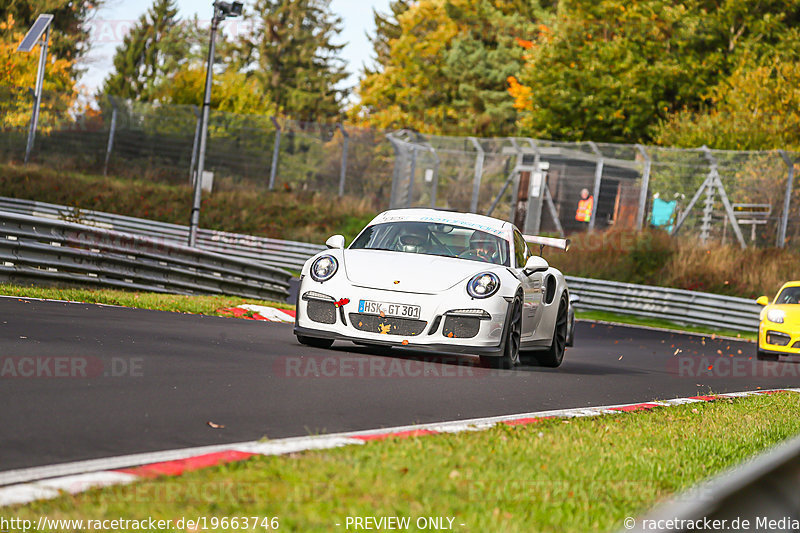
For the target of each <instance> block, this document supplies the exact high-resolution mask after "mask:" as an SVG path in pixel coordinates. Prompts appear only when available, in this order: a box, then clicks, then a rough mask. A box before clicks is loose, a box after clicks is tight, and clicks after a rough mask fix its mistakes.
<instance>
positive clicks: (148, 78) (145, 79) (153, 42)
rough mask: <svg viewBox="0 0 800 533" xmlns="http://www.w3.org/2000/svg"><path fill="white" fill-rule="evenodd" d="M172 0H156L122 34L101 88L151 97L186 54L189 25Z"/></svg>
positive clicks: (145, 98) (117, 93)
mask: <svg viewBox="0 0 800 533" xmlns="http://www.w3.org/2000/svg"><path fill="white" fill-rule="evenodd" d="M177 15H178V8H177V6H176V4H175V0H155V1H154V2H153V5H152V6H151V7H150V8H149V9H148V10H147V12H146V13H145V14H143V15H142V16H141V17H139V20H138V22H137V23H136V24H135V25H134V26H133V28H131V31H130V32H129V33H128V34H127V35H126V36H125V39H124V40H123V42H122V45H121V46H119V47H118V48H117V51H116V53H115V54H114V72H113V73H111V74H110V75H109V77H108V78H106V80H105V82H104V83H103V89H102V92H103V93H106V94H111V95H114V96H120V97H122V98H129V99H133V100H142V101H150V100H153V99H154V98H155V97H156V95H157V93H158V92H159V85H160V84H162V83H164V82H165V81H167V80H168V78H169V77H170V75H171V74H173V73H174V72H176V71H177V70H178V68H179V66H180V64H181V63H182V62H183V61H184V60H185V59H186V58H187V57H188V56H189V53H190V48H191V40H190V39H189V29H188V26H187V25H185V24H182V23H181V22H180V21H179V20H178V18H177Z"/></svg>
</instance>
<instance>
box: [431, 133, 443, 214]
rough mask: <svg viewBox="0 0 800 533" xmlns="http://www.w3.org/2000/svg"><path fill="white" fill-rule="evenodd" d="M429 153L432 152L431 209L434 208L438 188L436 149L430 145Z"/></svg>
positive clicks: (437, 157)
mask: <svg viewBox="0 0 800 533" xmlns="http://www.w3.org/2000/svg"><path fill="white" fill-rule="evenodd" d="M431 153H432V154H433V159H434V162H433V183H432V184H431V209H435V208H436V193H437V192H438V189H439V163H441V161H440V160H439V154H437V153H436V149H434V148H433V147H431Z"/></svg>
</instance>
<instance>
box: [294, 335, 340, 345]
mask: <svg viewBox="0 0 800 533" xmlns="http://www.w3.org/2000/svg"><path fill="white" fill-rule="evenodd" d="M297 342H299V343H300V344H304V345H306V346H311V347H313V348H330V347H331V346H332V345H333V339H321V338H319V337H306V336H305V335H298V336H297Z"/></svg>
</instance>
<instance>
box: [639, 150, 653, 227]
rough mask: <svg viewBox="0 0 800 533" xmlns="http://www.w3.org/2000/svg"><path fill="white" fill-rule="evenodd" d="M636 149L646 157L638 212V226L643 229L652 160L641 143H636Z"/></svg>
mask: <svg viewBox="0 0 800 533" xmlns="http://www.w3.org/2000/svg"><path fill="white" fill-rule="evenodd" d="M636 149H637V150H639V153H640V154H642V157H644V170H643V171H642V185H641V189H640V191H639V211H638V212H637V213H636V228H637V229H639V230H641V229H643V228H644V215H645V211H646V210H647V198H648V191H649V188H650V167H651V166H652V163H653V162H652V160H651V159H650V156H649V155H647V152H646V151H645V149H644V146H642V145H641V144H637V145H636Z"/></svg>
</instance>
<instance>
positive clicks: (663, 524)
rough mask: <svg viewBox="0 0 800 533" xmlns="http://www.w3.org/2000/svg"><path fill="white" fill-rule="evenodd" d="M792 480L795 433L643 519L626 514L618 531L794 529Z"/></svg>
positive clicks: (798, 464)
mask: <svg viewBox="0 0 800 533" xmlns="http://www.w3.org/2000/svg"><path fill="white" fill-rule="evenodd" d="M798 479H800V438H798V437H796V438H794V439H792V440H790V441H788V442H785V443H783V444H780V445H778V446H776V447H775V448H773V449H772V450H771V451H770V452H767V453H765V454H762V455H760V456H757V457H756V458H755V459H752V460H751V461H749V462H747V463H745V464H743V465H741V466H738V467H735V468H733V469H732V470H729V471H727V472H725V473H723V474H721V475H720V476H717V477H716V478H713V479H711V480H710V481H707V482H705V483H703V484H701V485H698V486H697V487H695V488H694V489H691V490H689V491H688V492H686V493H684V494H681V495H679V496H677V497H676V498H675V499H673V501H671V502H669V503H667V504H664V505H662V506H661V507H659V508H658V509H656V510H655V511H653V512H652V513H650V514H649V515H647V516H645V517H643V518H637V519H634V518H631V517H629V518H627V519H626V521H625V522H626V523H625V529H622V530H620V533H622V532H623V531H630V532H633V533H644V532H645V531H647V532H651V533H652V532H660V533H683V532H687V533H688V532H690V531H797V529H798V528H797V524H798V521H800V492H798V491H797V480H798ZM723 521H724V522H723Z"/></svg>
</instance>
